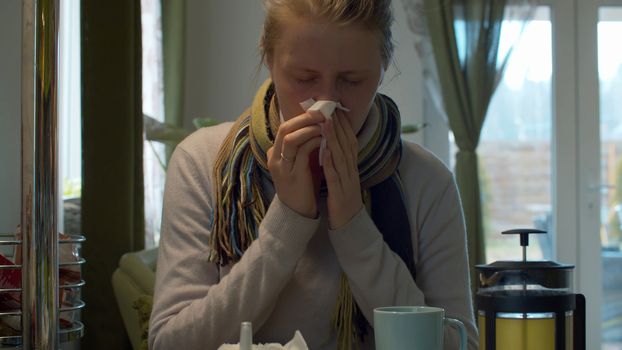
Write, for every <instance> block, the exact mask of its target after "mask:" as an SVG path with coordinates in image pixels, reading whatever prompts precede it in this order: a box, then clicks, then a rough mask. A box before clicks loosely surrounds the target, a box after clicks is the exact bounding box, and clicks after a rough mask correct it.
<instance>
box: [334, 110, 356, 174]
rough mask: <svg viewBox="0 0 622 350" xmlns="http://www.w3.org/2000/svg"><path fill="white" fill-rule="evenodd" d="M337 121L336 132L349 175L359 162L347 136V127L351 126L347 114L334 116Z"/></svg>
mask: <svg viewBox="0 0 622 350" xmlns="http://www.w3.org/2000/svg"><path fill="white" fill-rule="evenodd" d="M333 119H334V121H335V134H336V135H337V141H338V142H339V147H341V151H342V152H343V157H344V159H345V162H346V165H347V169H348V175H352V172H353V171H354V169H353V168H354V166H355V165H356V164H357V162H356V159H354V156H353V155H352V147H351V146H350V142H349V139H348V136H347V130H346V128H348V127H350V126H349V125H348V124H346V123H347V117H346V116H345V114H341V115H338V116H337V117H336V118H333Z"/></svg>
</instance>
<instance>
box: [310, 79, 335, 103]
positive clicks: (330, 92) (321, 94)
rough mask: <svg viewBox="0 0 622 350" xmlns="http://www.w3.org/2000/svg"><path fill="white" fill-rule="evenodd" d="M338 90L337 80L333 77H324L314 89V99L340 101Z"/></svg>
mask: <svg viewBox="0 0 622 350" xmlns="http://www.w3.org/2000/svg"><path fill="white" fill-rule="evenodd" d="M340 97H341V96H340V94H339V90H338V89H337V81H336V80H334V79H325V80H324V81H322V83H321V84H319V86H318V89H317V90H316V91H315V97H314V98H315V99H316V100H329V101H340Z"/></svg>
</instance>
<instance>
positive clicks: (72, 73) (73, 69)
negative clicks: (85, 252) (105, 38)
mask: <svg viewBox="0 0 622 350" xmlns="http://www.w3.org/2000/svg"><path fill="white" fill-rule="evenodd" d="M79 5H80V4H79V3H78V4H75V3H74V2H72V1H69V0H63V1H61V4H60V11H61V14H60V21H59V50H60V52H61V53H60V54H61V57H63V59H62V60H60V61H59V64H60V67H59V78H58V79H59V89H58V107H59V114H58V134H59V135H58V139H59V169H58V172H59V174H58V178H59V181H60V183H59V193H60V194H61V195H60V196H59V201H60V203H59V208H63V210H59V211H58V222H59V226H60V227H59V229H60V230H61V232H64V233H69V234H81V233H82V232H81V231H82V230H81V228H80V222H81V220H80V212H81V211H80V207H81V205H80V198H81V194H82V193H81V192H82V191H81V189H82V113H81V109H82V107H81V81H80V74H81V69H80V6H79Z"/></svg>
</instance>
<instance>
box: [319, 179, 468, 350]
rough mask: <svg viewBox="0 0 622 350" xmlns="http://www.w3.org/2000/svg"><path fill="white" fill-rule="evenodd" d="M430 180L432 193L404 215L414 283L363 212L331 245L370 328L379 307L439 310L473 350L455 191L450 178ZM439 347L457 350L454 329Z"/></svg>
mask: <svg viewBox="0 0 622 350" xmlns="http://www.w3.org/2000/svg"><path fill="white" fill-rule="evenodd" d="M434 181H436V182H437V185H436V186H435V187H437V188H436V190H435V191H429V190H428V191H424V192H425V193H424V194H423V195H421V196H420V197H421V198H418V199H416V200H413V201H412V202H416V203H417V204H416V205H414V206H415V207H416V208H415V209H414V211H415V212H414V213H413V212H412V210H410V211H409V212H410V213H411V214H410V216H411V227H413V226H414V227H413V228H412V231H413V232H412V234H413V244H414V245H415V247H414V248H415V249H414V251H415V254H416V257H415V263H416V265H415V266H416V281H415V280H413V278H412V276H411V274H410V272H409V270H408V268H407V267H406V264H405V263H404V262H403V261H402V259H401V258H400V257H399V256H398V255H397V254H395V253H394V252H393V251H392V250H391V249H390V248H389V247H388V245H387V244H386V243H385V242H384V240H383V238H382V234H381V233H380V232H379V231H378V229H377V228H376V226H375V225H374V222H373V221H372V219H371V217H370V216H369V215H368V214H367V212H366V211H365V209H362V210H361V211H360V212H359V213H358V214H357V215H356V216H355V217H354V218H353V219H352V220H351V222H350V223H349V224H347V225H346V226H344V227H343V228H341V229H339V230H335V231H332V232H331V234H330V237H331V241H332V243H333V246H334V248H335V251H336V253H337V257H338V259H339V263H340V264H341V267H342V268H343V270H344V272H345V273H346V275H347V276H348V280H349V282H350V286H351V289H352V293H353V295H354V298H355V299H356V301H357V304H358V305H359V307H360V308H361V310H362V312H363V314H364V315H365V317H366V318H367V320H368V321H369V322H370V324H372V325H373V310H374V308H377V307H381V306H403V305H428V306H436V307H441V308H444V309H445V311H446V316H447V317H452V318H457V319H459V320H461V321H462V322H463V323H464V324H465V326H466V330H467V335H468V347H467V348H468V349H477V343H478V339H477V330H476V328H475V324H474V320H473V310H472V305H471V293H470V286H469V277H468V273H469V272H468V263H467V253H466V237H465V236H466V234H465V227H464V219H463V215H462V209H461V206H460V201H459V196H458V192H457V188H456V186H455V182H454V180H453V177H452V176H451V174H448V176H445V177H444V179H443V177H441V178H436V179H435V180H434ZM439 181H440V184H438V182H439ZM406 190H408V188H406ZM418 194H419V193H418ZM415 195H417V194H415ZM411 196H412V194H411ZM411 204H412V203H411ZM411 209H412V208H411ZM413 222H414V223H416V224H415V225H413V224H412V223H413ZM444 343H445V345H444V347H445V349H457V348H458V344H459V335H458V332H457V330H455V329H453V328H447V329H446V330H445V342H444Z"/></svg>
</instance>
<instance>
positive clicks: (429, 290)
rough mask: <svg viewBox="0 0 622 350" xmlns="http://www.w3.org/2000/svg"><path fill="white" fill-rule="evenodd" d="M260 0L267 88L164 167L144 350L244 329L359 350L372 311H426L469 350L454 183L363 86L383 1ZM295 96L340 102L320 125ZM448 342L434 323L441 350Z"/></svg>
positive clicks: (377, 78)
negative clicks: (462, 330)
mask: <svg viewBox="0 0 622 350" xmlns="http://www.w3.org/2000/svg"><path fill="white" fill-rule="evenodd" d="M264 2H265V7H266V11H267V15H266V20H265V24H264V32H263V35H262V38H261V44H260V48H261V50H262V57H263V61H264V63H265V64H266V65H267V67H268V69H269V71H270V80H269V81H267V82H266V83H264V85H263V86H262V87H261V88H260V89H259V91H258V92H257V94H256V97H255V99H254V101H253V103H252V106H251V107H250V108H249V110H247V111H246V112H245V113H244V114H243V115H242V116H240V117H239V118H238V119H237V120H236V121H235V122H234V123H226V124H221V125H219V126H216V127H211V128H204V129H201V130H199V131H197V132H195V133H194V134H193V135H191V136H190V137H188V138H187V139H186V140H185V141H184V142H182V143H181V144H180V145H179V146H178V147H177V149H176V151H175V152H174V155H173V157H172V159H171V162H170V165H169V170H168V175H167V184H166V191H165V196H164V197H165V198H164V216H163V221H162V240H161V242H160V252H159V254H160V255H159V260H158V269H157V278H156V292H155V300H154V309H153V313H152V316H151V324H150V327H151V329H150V334H149V344H150V348H151V349H175V348H179V349H216V348H217V347H218V346H219V345H221V344H222V343H225V342H232V343H235V342H237V341H238V337H239V329H240V323H241V322H243V321H251V322H252V324H253V330H254V340H255V342H280V343H286V342H287V341H288V340H289V339H291V338H292V337H293V335H294V332H295V330H300V331H301V333H302V335H303V337H304V338H305V340H306V341H307V343H308V345H309V347H310V348H311V349H335V348H339V349H350V348H355V347H360V348H363V349H373V348H374V337H373V309H374V308H376V307H380V306H390V305H432V306H438V307H442V308H444V309H445V310H446V313H447V315H448V316H449V317H454V318H458V319H460V320H462V321H463V322H464V323H465V325H466V326H467V331H468V338H469V349H475V348H476V347H477V339H476V338H477V334H476V333H477V332H476V329H475V326H474V321H473V310H472V305H471V295H470V291H469V276H468V264H467V255H466V244H465V229H464V222H463V221H464V220H463V216H462V210H461V206H460V201H459V197H458V192H457V189H456V185H455V182H454V179H453V176H452V174H451V172H450V171H449V170H448V169H447V168H446V167H445V166H444V165H443V164H442V163H441V162H440V161H439V160H438V159H437V158H435V157H434V156H433V155H431V154H430V153H429V152H427V151H426V150H424V149H423V148H421V147H420V146H418V145H416V144H413V143H408V142H405V141H402V140H401V139H400V116H399V112H398V109H397V107H396V105H395V104H394V103H393V101H392V100H391V99H390V98H388V97H386V96H384V95H381V94H379V93H378V92H377V90H378V87H379V85H380V83H381V82H382V78H383V75H384V72H385V71H386V69H387V66H388V65H389V63H390V61H391V57H392V53H393V45H392V42H391V24H392V21H393V18H392V13H391V1H390V0H265V1H264ZM309 99H313V100H316V101H318V100H328V101H334V102H339V103H340V104H341V106H343V107H344V109H339V108H338V109H335V112H334V114H333V115H332V118H326V117H325V116H324V115H323V113H321V112H319V111H306V109H307V107H308V105H305V104H302V105H301V102H304V101H308V100H309ZM323 144H324V146H325V149H323V151H322V152H319V148H320V147H321V146H322V145H323ZM320 156H321V157H322V158H321V159H320V158H319V157H320ZM320 163H322V166H320V165H319V164H320ZM457 343H458V336H457V332H456V333H454V332H453V331H452V330H449V329H448V330H447V331H446V334H445V348H447V349H454V348H457Z"/></svg>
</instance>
